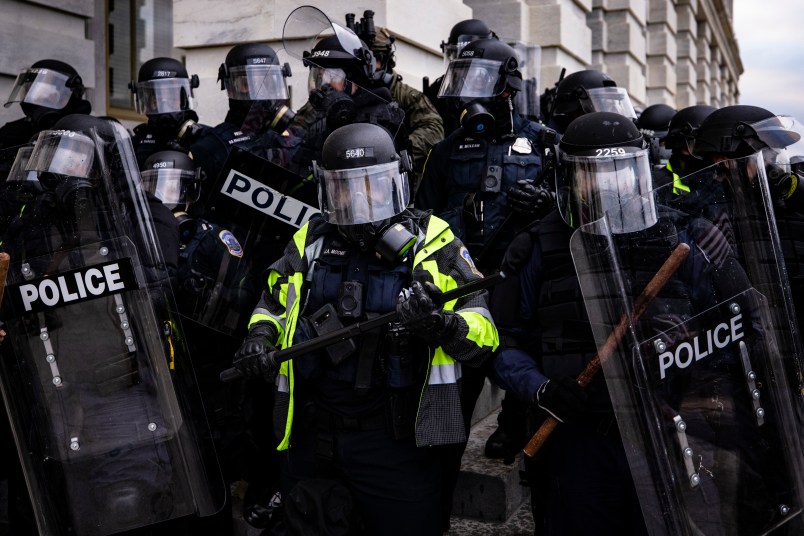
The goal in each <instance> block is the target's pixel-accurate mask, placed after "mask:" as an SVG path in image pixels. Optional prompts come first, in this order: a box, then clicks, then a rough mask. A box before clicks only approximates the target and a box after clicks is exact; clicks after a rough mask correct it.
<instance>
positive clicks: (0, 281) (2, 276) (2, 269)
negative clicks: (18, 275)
mask: <svg viewBox="0 0 804 536" xmlns="http://www.w3.org/2000/svg"><path fill="white" fill-rule="evenodd" d="M9 264H11V256H9V254H8V253H4V252H3V253H0V304H2V303H3V291H4V290H5V289H6V277H7V276H8V266H9Z"/></svg>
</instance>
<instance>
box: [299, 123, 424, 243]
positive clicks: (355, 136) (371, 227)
mask: <svg viewBox="0 0 804 536" xmlns="http://www.w3.org/2000/svg"><path fill="white" fill-rule="evenodd" d="M411 169H412V164H411V160H410V157H409V156H408V154H407V151H401V152H400V153H397V152H396V148H395V146H394V140H393V138H392V137H391V134H390V133H389V132H388V131H387V130H385V129H384V128H383V127H381V126H379V125H374V124H371V123H354V124H351V125H345V126H342V127H339V128H338V129H336V130H334V131H333V132H332V133H331V134H330V135H329V136H327V139H326V140H325V141H324V145H323V147H322V150H321V161H320V162H316V161H313V175H314V177H315V179H316V181H317V184H318V201H319V207H320V209H321V214H322V215H323V217H324V219H325V220H326V221H328V222H329V223H331V224H334V225H337V226H338V228H339V230H340V232H341V233H342V234H343V235H344V236H346V237H347V238H348V239H350V240H352V241H353V242H354V243H356V244H358V245H359V246H360V247H361V248H368V247H375V249H376V250H377V251H378V254H380V255H381V256H384V254H383V253H382V252H383V248H386V247H390V248H391V249H396V250H397V251H396V252H395V253H399V244H398V240H399V239H400V237H399V236H397V237H396V238H394V239H393V240H392V241H391V243H389V241H388V240H383V236H384V235H385V234H387V231H388V230H389V225H391V221H392V220H393V218H394V217H395V216H397V215H399V214H401V213H402V212H403V211H404V210H405V208H406V207H407V205H408V202H409V201H410V193H409V191H410V190H409V187H408V173H409V172H410V170H411ZM391 227H393V226H392V225H391ZM392 231H393V232H392V233H391V234H393V235H396V234H397V231H399V229H396V230H395V231H394V230H393V229H392ZM407 235H410V233H407ZM387 238H389V239H390V238H391V235H389V236H388V237H387ZM401 241H402V242H403V243H404V244H403V245H405V244H407V243H408V242H409V241H410V236H407V237H406V238H404V239H403V240H401ZM414 241H415V240H414ZM409 245H412V244H407V247H409ZM405 249H407V248H405ZM391 258H393V256H391Z"/></svg>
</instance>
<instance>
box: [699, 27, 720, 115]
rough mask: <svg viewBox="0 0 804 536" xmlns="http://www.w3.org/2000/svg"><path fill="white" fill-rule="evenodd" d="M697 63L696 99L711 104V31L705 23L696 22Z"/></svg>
mask: <svg viewBox="0 0 804 536" xmlns="http://www.w3.org/2000/svg"><path fill="white" fill-rule="evenodd" d="M697 45H698V58H697V59H698V63H697V64H696V66H695V73H696V74H697V76H698V83H697V84H696V86H695V95H696V99H697V101H698V102H700V103H704V104H712V105H714V106H716V105H715V104H714V103H713V102H712V87H711V84H712V73H711V65H712V29H711V28H710V27H709V25H708V24H706V22H705V21H702V22H698V39H697Z"/></svg>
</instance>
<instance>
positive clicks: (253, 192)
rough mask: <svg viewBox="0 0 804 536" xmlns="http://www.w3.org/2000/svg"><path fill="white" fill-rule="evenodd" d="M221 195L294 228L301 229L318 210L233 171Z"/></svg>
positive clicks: (225, 182)
mask: <svg viewBox="0 0 804 536" xmlns="http://www.w3.org/2000/svg"><path fill="white" fill-rule="evenodd" d="M221 193H222V194H224V195H227V196H229V197H231V198H232V199H234V200H236V201H238V202H239V203H242V204H244V205H246V206H249V207H251V208H253V209H255V210H259V211H260V212H262V213H264V214H267V215H268V216H270V217H272V218H275V219H277V220H281V221H283V222H285V223H287V224H289V225H292V226H294V227H301V226H302V225H304V224H305V223H307V220H309V219H310V218H311V217H312V216H313V215H314V214H319V212H320V211H319V210H318V209H317V208H315V207H313V206H311V205H308V204H306V203H303V202H301V201H299V200H298V199H296V198H293V197H288V196H286V195H283V194H282V193H281V192H279V191H278V190H275V189H273V188H271V187H270V186H266V185H265V184H263V183H261V182H259V181H257V180H255V179H252V178H251V177H247V176H245V175H243V174H242V173H238V172H237V171H235V170H231V171H230V172H229V176H228V177H227V178H226V181H224V184H223V187H222V188H221Z"/></svg>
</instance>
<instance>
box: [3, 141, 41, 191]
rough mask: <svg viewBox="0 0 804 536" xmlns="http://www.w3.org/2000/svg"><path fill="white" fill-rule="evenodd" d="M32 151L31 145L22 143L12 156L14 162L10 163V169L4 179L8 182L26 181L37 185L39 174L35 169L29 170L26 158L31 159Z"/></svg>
mask: <svg viewBox="0 0 804 536" xmlns="http://www.w3.org/2000/svg"><path fill="white" fill-rule="evenodd" d="M32 152H33V145H23V146H22V147H20V148H19V149H17V154H16V156H14V162H13V163H12V164H11V169H10V170H9V172H8V177H7V178H6V180H7V181H8V182H22V181H28V182H30V184H33V185H36V186H39V175H38V174H37V173H36V171H29V170H28V169H27V167H28V160H30V159H31V153H32Z"/></svg>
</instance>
